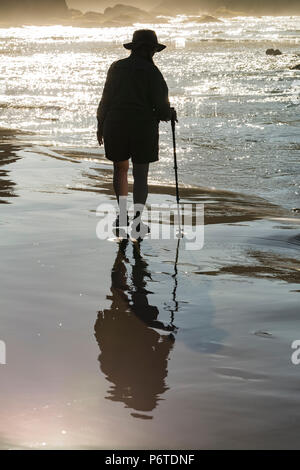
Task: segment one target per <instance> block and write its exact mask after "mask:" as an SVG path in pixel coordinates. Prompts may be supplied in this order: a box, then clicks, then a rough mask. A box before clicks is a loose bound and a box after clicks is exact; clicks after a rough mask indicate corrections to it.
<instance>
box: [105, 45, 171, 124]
mask: <svg viewBox="0 0 300 470" xmlns="http://www.w3.org/2000/svg"><path fill="white" fill-rule="evenodd" d="M97 119H98V128H99V130H100V132H103V124H104V121H105V120H108V121H116V120H119V121H120V119H121V120H124V121H130V122H131V123H133V124H134V123H135V122H140V121H141V120H142V121H147V122H148V123H150V122H156V124H157V122H159V121H169V120H170V119H171V109H170V103H169V98H168V87H167V84H166V82H165V80H164V78H163V76H162V74H161V72H160V71H159V69H158V68H157V67H156V66H155V65H154V64H153V63H151V62H149V61H147V60H146V59H144V58H142V57H140V56H137V55H135V54H131V55H130V56H129V57H128V58H126V59H121V60H117V61H116V62H114V63H113V64H112V65H111V66H110V68H109V70H108V73H107V78H106V82H105V86H104V90H103V94H102V98H101V101H100V103H99V106H98V111H97Z"/></svg>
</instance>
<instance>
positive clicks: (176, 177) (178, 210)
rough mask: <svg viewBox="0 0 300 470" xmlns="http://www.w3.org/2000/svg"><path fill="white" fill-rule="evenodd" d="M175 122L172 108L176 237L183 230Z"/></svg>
mask: <svg viewBox="0 0 300 470" xmlns="http://www.w3.org/2000/svg"><path fill="white" fill-rule="evenodd" d="M175 122H178V121H177V117H176V112H175V110H174V108H173V113H172V118H171V126H172V136H173V152H174V170H175V182H176V201H177V216H178V232H177V234H176V236H177V238H182V237H183V231H182V228H181V217H180V205H179V204H180V198H179V188H178V173H177V168H178V167H177V155H176V139H175Z"/></svg>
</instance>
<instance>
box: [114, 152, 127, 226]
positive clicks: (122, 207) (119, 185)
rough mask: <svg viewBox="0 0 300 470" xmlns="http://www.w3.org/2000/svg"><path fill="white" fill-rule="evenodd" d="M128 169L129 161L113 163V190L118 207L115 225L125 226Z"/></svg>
mask: <svg viewBox="0 0 300 470" xmlns="http://www.w3.org/2000/svg"><path fill="white" fill-rule="evenodd" d="M128 169H129V161H128V160H124V161H122V162H114V179H113V184H114V190H115V193H116V197H117V201H118V205H119V217H118V218H117V220H118V222H117V225H121V226H125V225H127V196H128Z"/></svg>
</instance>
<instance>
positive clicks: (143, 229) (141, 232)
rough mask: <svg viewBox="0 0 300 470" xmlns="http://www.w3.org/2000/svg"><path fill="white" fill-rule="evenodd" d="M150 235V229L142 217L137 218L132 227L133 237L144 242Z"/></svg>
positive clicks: (134, 219)
mask: <svg viewBox="0 0 300 470" xmlns="http://www.w3.org/2000/svg"><path fill="white" fill-rule="evenodd" d="M148 233H150V227H149V226H148V225H146V224H144V222H143V221H142V220H141V217H140V216H135V217H134V218H133V220H132V225H131V236H132V238H135V239H136V240H142V239H143V238H144V237H145V236H146V235H148Z"/></svg>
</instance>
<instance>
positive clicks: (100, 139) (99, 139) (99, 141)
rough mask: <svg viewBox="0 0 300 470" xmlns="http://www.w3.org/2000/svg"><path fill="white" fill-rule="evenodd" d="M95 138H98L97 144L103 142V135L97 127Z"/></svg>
mask: <svg viewBox="0 0 300 470" xmlns="http://www.w3.org/2000/svg"><path fill="white" fill-rule="evenodd" d="M97 140H98V144H99V145H102V144H103V135H102V132H101V131H100V130H99V129H98V130H97Z"/></svg>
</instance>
